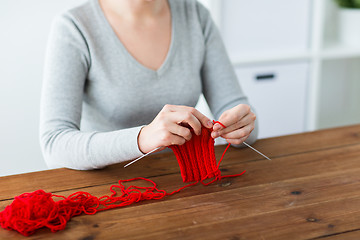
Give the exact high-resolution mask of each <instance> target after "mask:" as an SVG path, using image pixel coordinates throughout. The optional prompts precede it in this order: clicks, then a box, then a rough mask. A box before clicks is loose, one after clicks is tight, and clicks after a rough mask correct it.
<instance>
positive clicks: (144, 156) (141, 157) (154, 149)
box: [124, 147, 161, 168]
mask: <svg viewBox="0 0 360 240" xmlns="http://www.w3.org/2000/svg"><path fill="white" fill-rule="evenodd" d="M160 148H161V147H157V148H155V149H153V150H151V151H150V152H148V153H146V154H144V155H142V156H141V157H138V158H137V159H135V160H133V161H131V162H129V163H128V164H126V165H125V166H124V168H126V167H127V166H129V165H131V164H133V163H134V162H137V161H139V160H140V159H142V158H144V157H146V156H147V155H149V154H151V153H153V152H155V151H156V150H159V149H160Z"/></svg>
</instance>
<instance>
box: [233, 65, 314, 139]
mask: <svg viewBox="0 0 360 240" xmlns="http://www.w3.org/2000/svg"><path fill="white" fill-rule="evenodd" d="M308 71H309V65H308V63H307V62H299V63H291V64H282V65H279V64H277V65H266V66H244V67H238V68H237V69H236V74H237V76H238V79H239V82H240V84H241V87H242V88H243V90H244V92H245V93H246V94H247V96H248V97H249V101H250V104H251V105H252V106H253V107H254V108H255V110H256V112H257V116H258V121H259V138H266V137H273V136H279V135H285V134H292V133H299V132H303V131H304V130H305V104H306V87H307V79H308Z"/></svg>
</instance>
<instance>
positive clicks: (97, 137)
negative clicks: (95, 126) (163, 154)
mask: <svg viewBox="0 0 360 240" xmlns="http://www.w3.org/2000/svg"><path fill="white" fill-rule="evenodd" d="M65 125H66V124H65ZM140 129H141V126H140V127H135V128H128V129H123V130H118V131H112V132H82V131H80V130H77V129H76V128H73V127H64V123H62V127H60V126H58V127H49V126H46V124H43V125H42V126H41V130H40V144H41V148H42V152H43V155H44V158H45V161H46V163H47V165H48V166H49V167H51V168H57V167H66V168H72V169H78V170H88V169H96V168H103V167H105V166H107V165H110V164H115V163H119V162H123V161H126V160H131V159H134V158H136V157H139V156H141V155H142V153H141V152H140V150H139V148H138V144H137V137H138V133H139V131H140Z"/></svg>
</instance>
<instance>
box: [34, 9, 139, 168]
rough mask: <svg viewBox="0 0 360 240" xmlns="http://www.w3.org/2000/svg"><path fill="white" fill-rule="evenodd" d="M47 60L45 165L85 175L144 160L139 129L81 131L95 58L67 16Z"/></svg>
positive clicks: (56, 25)
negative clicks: (69, 169) (111, 166)
mask: <svg viewBox="0 0 360 240" xmlns="http://www.w3.org/2000/svg"><path fill="white" fill-rule="evenodd" d="M45 59H46V61H45V69H44V78H43V86H42V96H41V109H40V136H39V137H40V145H41V149H42V153H43V156H44V159H45V161H46V163H47V165H48V166H49V167H51V168H56V167H67V168H72V169H79V170H86V169H95V168H102V167H104V166H106V165H110V164H114V163H118V162H122V161H126V160H131V159H133V158H136V157H138V156H141V155H142V153H141V151H140V150H139V148H138V143H137V136H138V134H139V131H140V129H141V126H140V127H135V128H129V129H123V130H117V131H111V132H95V131H94V132H84V131H81V130H80V121H81V111H82V102H83V94H84V86H85V84H86V79H87V74H88V71H89V69H90V67H91V57H90V54H89V50H88V47H87V43H86V40H85V38H84V37H83V35H82V33H81V31H80V30H79V29H78V28H77V27H76V24H75V23H74V21H73V20H72V19H71V18H70V17H68V16H67V15H65V14H64V15H61V16H58V17H57V18H56V19H55V20H54V22H53V25H52V29H51V33H50V36H49V40H48V46H47V53H46V58H45Z"/></svg>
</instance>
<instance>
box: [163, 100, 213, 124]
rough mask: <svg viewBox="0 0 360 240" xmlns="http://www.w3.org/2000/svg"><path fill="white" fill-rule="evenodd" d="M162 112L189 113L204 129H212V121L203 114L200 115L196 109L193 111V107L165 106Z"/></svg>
mask: <svg viewBox="0 0 360 240" xmlns="http://www.w3.org/2000/svg"><path fill="white" fill-rule="evenodd" d="M164 110H165V111H170V112H190V113H191V114H192V115H194V116H195V117H196V118H197V119H198V120H199V121H200V123H201V124H202V125H203V126H204V127H206V128H212V127H213V123H212V121H211V120H210V119H209V118H208V117H206V116H205V115H204V114H202V113H201V112H199V111H198V110H197V109H195V108H193V107H188V106H178V105H168V104H167V105H165V106H164Z"/></svg>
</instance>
